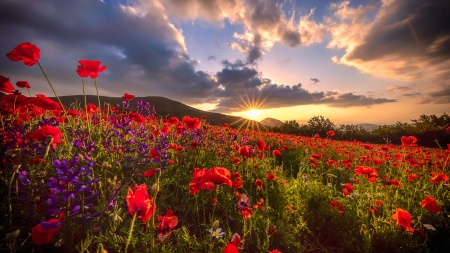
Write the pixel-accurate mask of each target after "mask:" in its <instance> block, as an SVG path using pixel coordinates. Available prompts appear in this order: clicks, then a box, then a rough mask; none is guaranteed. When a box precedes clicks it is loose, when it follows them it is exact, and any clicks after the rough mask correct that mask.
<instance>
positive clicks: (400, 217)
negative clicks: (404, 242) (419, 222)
mask: <svg viewBox="0 0 450 253" xmlns="http://www.w3.org/2000/svg"><path fill="white" fill-rule="evenodd" d="M392 218H394V220H396V221H397V226H401V227H402V228H404V229H406V231H409V232H414V229H413V228H412V227H410V225H411V223H412V215H411V214H410V213H408V212H407V211H405V210H403V209H401V208H398V207H397V209H396V210H395V213H394V214H393V215H392Z"/></svg>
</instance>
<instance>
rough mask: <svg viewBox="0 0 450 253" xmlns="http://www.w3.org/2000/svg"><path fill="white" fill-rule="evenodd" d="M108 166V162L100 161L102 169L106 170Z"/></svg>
mask: <svg viewBox="0 0 450 253" xmlns="http://www.w3.org/2000/svg"><path fill="white" fill-rule="evenodd" d="M108 168H109V163H108V162H103V163H102V169H103V170H106V169H108Z"/></svg>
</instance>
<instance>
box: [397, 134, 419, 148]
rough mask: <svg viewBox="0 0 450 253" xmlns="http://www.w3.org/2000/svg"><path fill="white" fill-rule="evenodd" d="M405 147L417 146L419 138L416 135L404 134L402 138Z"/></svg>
mask: <svg viewBox="0 0 450 253" xmlns="http://www.w3.org/2000/svg"><path fill="white" fill-rule="evenodd" d="M401 141H402V146H403V147H415V146H417V144H415V143H416V142H417V138H416V137H414V136H402V138H401Z"/></svg>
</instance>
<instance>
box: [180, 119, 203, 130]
mask: <svg viewBox="0 0 450 253" xmlns="http://www.w3.org/2000/svg"><path fill="white" fill-rule="evenodd" d="M181 121H182V122H183V123H184V124H185V125H186V127H187V129H194V130H196V129H200V127H201V126H202V122H200V120H199V119H198V118H191V117H188V116H184V117H183V118H182V119H181Z"/></svg>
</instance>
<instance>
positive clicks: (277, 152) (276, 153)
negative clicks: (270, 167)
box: [272, 149, 281, 156]
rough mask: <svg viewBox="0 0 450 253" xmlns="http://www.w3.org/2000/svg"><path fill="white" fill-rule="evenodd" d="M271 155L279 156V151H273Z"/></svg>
mask: <svg viewBox="0 0 450 253" xmlns="http://www.w3.org/2000/svg"><path fill="white" fill-rule="evenodd" d="M272 154H273V155H274V156H280V155H281V151H280V150H278V149H275V150H274V151H273V152H272Z"/></svg>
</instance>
